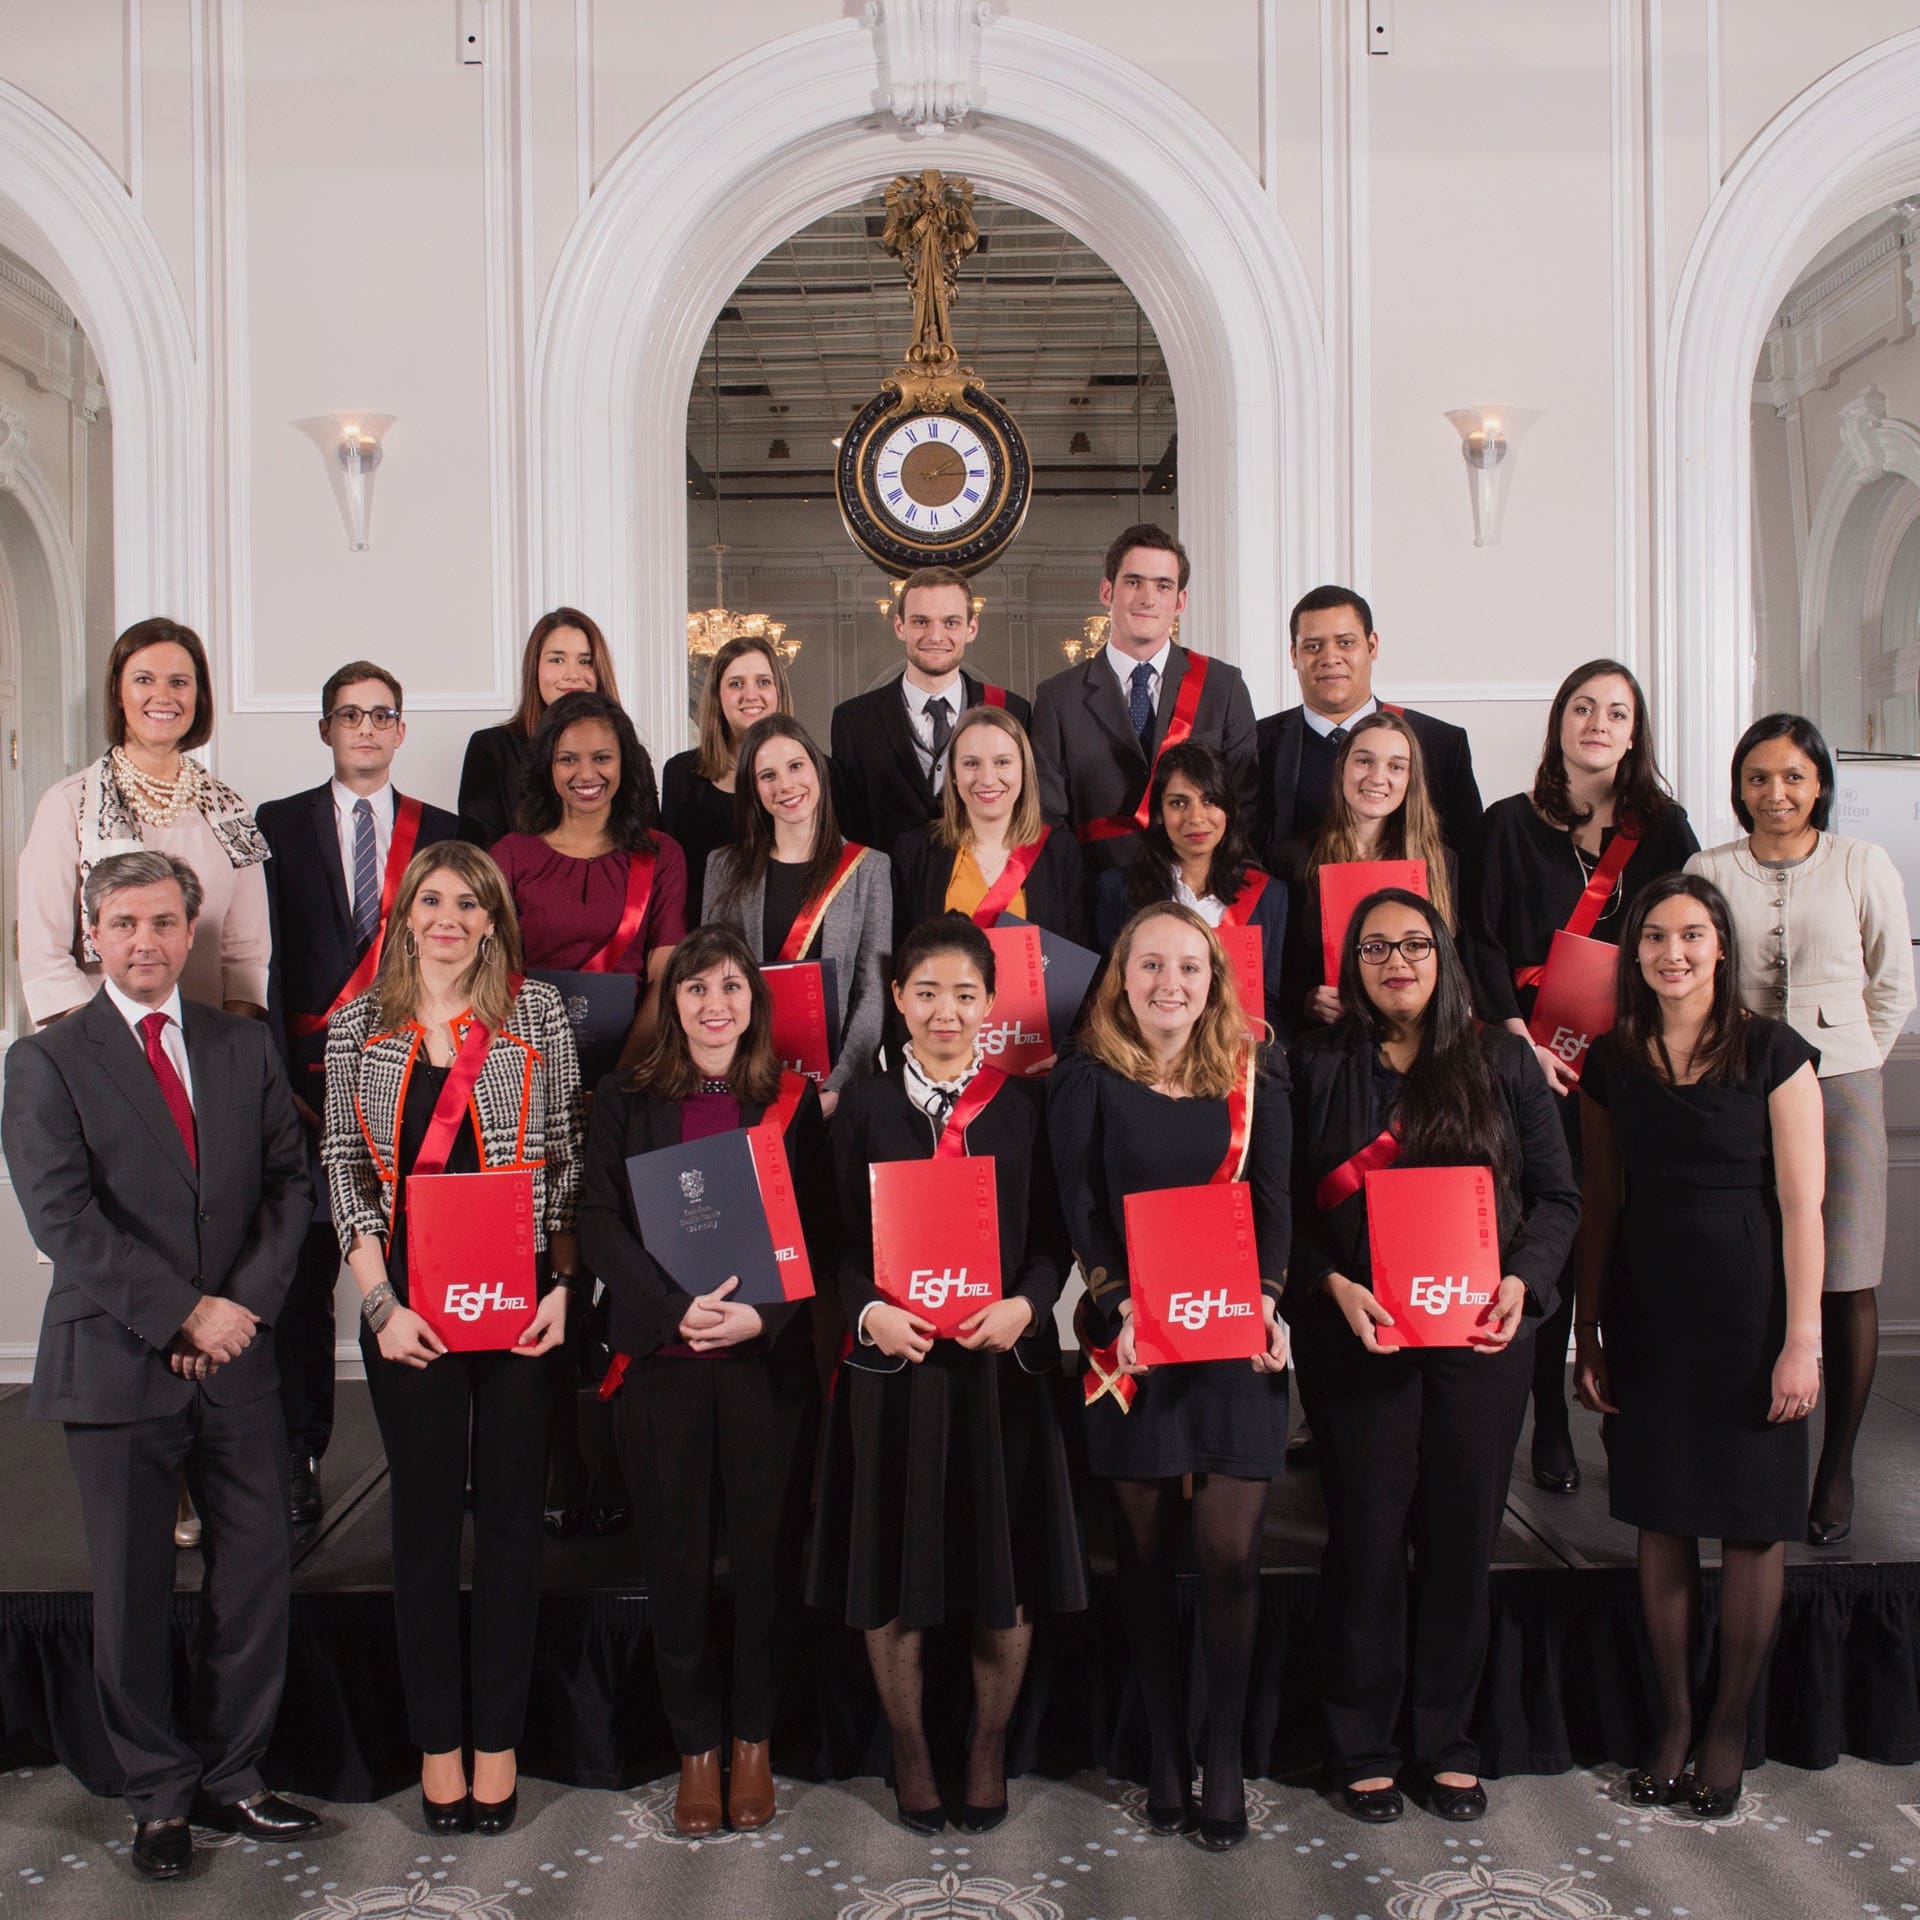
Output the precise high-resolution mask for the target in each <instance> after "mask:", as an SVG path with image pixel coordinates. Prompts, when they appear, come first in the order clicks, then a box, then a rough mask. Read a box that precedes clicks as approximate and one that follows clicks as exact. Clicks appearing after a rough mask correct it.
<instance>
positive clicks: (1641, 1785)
mask: <svg viewBox="0 0 1920 1920" xmlns="http://www.w3.org/2000/svg"><path fill="white" fill-rule="evenodd" d="M1692 1792H1693V1775H1692V1774H1690V1773H1677V1774H1675V1775H1674V1776H1673V1777H1672V1778H1671V1779H1666V1778H1663V1777H1662V1776H1661V1775H1660V1774H1657V1773H1654V1772H1653V1771H1652V1770H1651V1769H1649V1768H1647V1767H1642V1768H1640V1769H1639V1771H1638V1772H1636V1773H1630V1774H1628V1775H1627V1800H1628V1802H1629V1804H1631V1805H1633V1806H1636V1807H1674V1806H1678V1805H1679V1804H1680V1802H1681V1801H1682V1800H1684V1799H1686V1798H1687V1796H1688V1795H1689V1794H1691V1793H1692Z"/></svg>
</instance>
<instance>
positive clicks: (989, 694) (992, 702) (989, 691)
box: [980, 680, 1007, 707]
mask: <svg viewBox="0 0 1920 1920" xmlns="http://www.w3.org/2000/svg"><path fill="white" fill-rule="evenodd" d="M980 704H981V705H982V706H983V707H1004V706H1005V705H1006V704H1007V690H1006V688H1005V687H996V686H995V685H994V684H993V682H992V681H991V680H983V681H981V683H980Z"/></svg>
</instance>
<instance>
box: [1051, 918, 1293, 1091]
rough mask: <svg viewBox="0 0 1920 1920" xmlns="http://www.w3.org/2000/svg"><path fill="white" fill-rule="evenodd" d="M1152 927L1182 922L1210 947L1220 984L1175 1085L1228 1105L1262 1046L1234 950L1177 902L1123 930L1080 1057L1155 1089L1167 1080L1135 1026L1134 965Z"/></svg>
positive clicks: (1211, 990)
mask: <svg viewBox="0 0 1920 1920" xmlns="http://www.w3.org/2000/svg"><path fill="white" fill-rule="evenodd" d="M1149 920H1176V921H1178V922H1179V923H1180V925H1181V926H1183V927H1191V928H1192V929H1193V931H1194V932H1196V933H1198V934H1200V935H1201V936H1202V937H1203V938H1204V939H1205V941H1206V943H1207V957H1208V961H1209V964H1210V965H1211V967H1212V971H1213V979H1212V982H1211V984H1210V985H1209V986H1208V988H1207V1004H1206V1006H1205V1007H1203V1008H1202V1009H1201V1013H1200V1018H1199V1019H1198V1020H1196V1021H1195V1022H1194V1025H1193V1031H1192V1032H1191V1033H1190V1034H1189V1035H1188V1036H1187V1045H1186V1051H1185V1052H1184V1053H1183V1054H1182V1055H1181V1057H1180V1062H1179V1064H1178V1066H1177V1067H1176V1068H1175V1070H1174V1073H1173V1076H1172V1077H1173V1081H1174V1084H1175V1085H1176V1086H1178V1087H1179V1088H1180V1089H1181V1091H1182V1092H1183V1093H1186V1094H1187V1095H1189V1096H1190V1097H1191V1098H1193V1099H1196V1100H1224V1099H1225V1098H1226V1097H1227V1095H1228V1094H1229V1093H1231V1092H1232V1091H1233V1089H1234V1087H1235V1086H1236V1085H1238V1084H1239V1080H1240V1075H1241V1072H1242V1070H1243V1068H1244V1067H1245V1065H1246V1058H1247V1049H1248V1048H1249V1047H1250V1046H1257V1045H1258V1044H1259V1043H1258V1041H1257V1040H1256V1039H1255V1037H1254V1035H1253V1034H1252V1033H1251V1032H1249V1031H1248V1028H1247V1020H1246V1015H1245V1014H1244V1013H1243V1012H1242V1010H1241V1007H1240V989H1239V987H1238V986H1237V985H1236V984H1235V982H1234V977H1233V967H1232V964H1231V963H1230V962H1229V961H1228V959H1227V953H1226V949H1225V948H1224V947H1222V946H1221V944H1220V942H1219V940H1218V939H1216V938H1215V936H1214V931H1213V929H1212V928H1211V927H1210V926H1208V925H1207V923H1206V922H1205V921H1204V920H1202V919H1201V918H1200V916H1199V915H1198V914H1197V913H1195V912H1194V910H1193V909H1192V908H1191V907H1183V906H1181V905H1179V904H1178V903H1177V902H1176V901H1172V900H1163V901H1159V902H1157V903H1156V904H1154V905H1153V906H1150V907H1142V908H1141V909H1140V911H1139V912H1138V913H1136V914H1135V915H1134V916H1133V918H1132V919H1131V920H1129V921H1128V922H1127V924H1126V925H1125V926H1124V927H1122V928H1121V929H1120V937H1119V938H1118V939H1117V940H1115V941H1114V943H1113V949H1112V954H1111V957H1110V959H1109V960H1108V963H1107V970H1106V972H1105V973H1103V974H1102V975H1101V976H1100V985H1099V987H1098V988H1097V989H1096V990H1095V992H1094V996H1093V1010H1092V1011H1091V1012H1090V1013H1089V1014H1088V1015H1087V1024H1086V1026H1085V1027H1084V1028H1083V1029H1082V1031H1081V1034H1080V1051H1081V1052H1082V1053H1084V1054H1086V1055H1088V1056H1089V1057H1090V1058H1092V1059H1094V1060H1098V1061H1099V1062H1100V1064H1101V1065H1102V1066H1103V1067H1111V1068H1112V1069H1113V1071H1114V1072H1115V1073H1120V1074H1124V1075H1125V1076H1126V1077H1127V1078H1128V1079H1129V1080H1137V1081H1139V1082H1140V1084H1141V1085H1142V1086H1152V1085H1153V1084H1154V1083H1155V1082H1157V1081H1159V1080H1160V1079H1161V1078H1162V1077H1163V1076H1162V1074H1161V1072H1160V1067H1159V1064H1158V1062H1157V1061H1156V1060H1155V1059H1154V1057H1153V1054H1152V1052H1151V1051H1150V1050H1149V1048H1148V1046H1147V1043H1146V1040H1145V1038H1144V1037H1143V1036H1142V1034H1141V1032H1140V1022H1139V1021H1138V1020H1137V1019H1135V1018H1134V1012H1133V1003H1132V1002H1131V1001H1130V1000H1128V998H1127V987H1126V973H1127V962H1128V960H1129V959H1130V958H1131V957H1132V954H1133V943H1134V939H1135V937H1136V935H1137V934H1138V933H1139V931H1140V929H1141V928H1142V927H1143V926H1145V925H1146V923H1147V922H1148V921H1149Z"/></svg>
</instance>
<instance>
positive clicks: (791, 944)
mask: <svg viewBox="0 0 1920 1920" xmlns="http://www.w3.org/2000/svg"><path fill="white" fill-rule="evenodd" d="M866 854H867V849H866V848H865V847H863V846H860V845H858V844H857V843H856V842H854V841H852V840H849V841H848V842H847V844H846V845H845V846H844V847H842V848H841V849H840V864H839V865H838V866H837V867H835V868H834V870H833V872H832V873H831V874H830V875H829V876H828V878H827V884H826V885H825V886H824V887H822V888H821V889H820V891H819V892H818V893H816V894H815V895H814V896H813V898H812V899H811V900H809V901H807V902H806V904H805V905H804V906H802V907H801V909H800V911H799V912H798V913H796V914H795V915H794V916H793V925H792V926H790V927H789V928H788V929H787V937H786V940H785V941H784V942H783V943H782V945H781V948H780V951H779V953H778V954H777V955H776V956H775V958H776V959H778V960H780V961H781V962H783V963H784V962H787V961H790V960H799V959H801V958H803V957H804V955H805V954H806V951H807V949H808V948H809V947H810V946H812V945H813V936H814V935H815V934H816V933H818V932H819V930H820V922H821V921H822V920H824V919H825V918H826V917H827V909H828V908H829V907H830V906H832V905H833V903H834V901H835V900H836V899H838V898H839V895H840V889H841V888H842V887H844V886H845V885H846V884H847V878H848V876H849V875H850V874H851V873H852V872H853V870H854V868H855V867H857V866H858V865H859V864H860V862H861V861H862V860H863V859H865V858H866Z"/></svg>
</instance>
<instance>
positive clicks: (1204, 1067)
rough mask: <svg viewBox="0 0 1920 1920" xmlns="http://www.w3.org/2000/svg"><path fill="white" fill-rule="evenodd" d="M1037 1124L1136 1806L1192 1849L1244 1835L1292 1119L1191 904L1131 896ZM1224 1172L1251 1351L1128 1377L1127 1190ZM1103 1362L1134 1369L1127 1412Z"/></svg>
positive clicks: (1280, 1436) (1278, 1368)
mask: <svg viewBox="0 0 1920 1920" xmlns="http://www.w3.org/2000/svg"><path fill="white" fill-rule="evenodd" d="M1249 1109H1250V1110H1249ZM1047 1130H1048V1134H1049V1136H1050V1138H1051V1140H1052V1142H1053V1158H1054V1165H1055V1167H1056V1168H1057V1169H1058V1173H1059V1180H1060V1198H1061V1203H1062V1205H1063V1206H1064V1208H1065V1210H1066V1216H1067V1232H1068V1235H1069V1237H1070V1238H1071V1240H1072V1243H1073V1246H1074V1248H1075V1250H1076V1252H1077V1255H1078V1258H1079V1261H1080V1267H1081V1271H1082V1272H1083V1273H1084V1274H1085V1275H1086V1277H1087V1286H1088V1297H1087V1306H1086V1312H1085V1316H1084V1319H1083V1320H1082V1322H1081V1347H1082V1350H1083V1352H1084V1353H1087V1354H1088V1355H1089V1358H1090V1360H1091V1359H1092V1358H1093V1357H1094V1356H1097V1357H1098V1369H1097V1371H1096V1374H1095V1379H1094V1381H1093V1382H1090V1385H1092V1386H1094V1388H1095V1397H1093V1398H1092V1399H1091V1401H1090V1404H1089V1405H1088V1407H1087V1413H1086V1443H1087V1461H1088V1465H1089V1466H1090V1467H1091V1468H1092V1470H1093V1472H1094V1474H1095V1475H1096V1476H1097V1477H1098V1478H1100V1479H1103V1480H1106V1481H1108V1482H1110V1483H1111V1485H1112V1488H1113V1496H1114V1503H1115V1506H1116V1507H1117V1509H1118V1517H1119V1526H1118V1528H1117V1533H1118V1542H1119V1558H1120V1592H1121V1601H1122V1606H1123V1608H1124V1610H1125V1616H1126V1622H1127V1639H1128V1643H1129V1645H1130V1646H1131V1648H1132V1652H1133V1663H1134V1667H1135V1669H1136V1671H1137V1672H1138V1674H1139V1676H1140V1686H1141V1691H1142V1693H1143V1694H1144V1696H1145V1699H1146V1708H1147V1719H1148V1723H1149V1726H1150V1728H1151V1731H1152V1738H1153V1757H1152V1765H1151V1769H1150V1772H1149V1774H1148V1779H1147V1812H1148V1817H1149V1820H1150V1822H1151V1824H1152V1825H1153V1828H1154V1830H1155V1831H1156V1832H1159V1833H1186V1832H1191V1831H1192V1830H1193V1829H1194V1827H1195V1826H1196V1824H1197V1826H1198V1829H1199V1832H1198V1838H1199V1841H1200V1844H1201V1845H1203V1846H1206V1847H1208V1848H1214V1849H1217V1848H1223V1847H1230V1846H1233V1845H1235V1844H1236V1843H1237V1842H1239V1841H1240V1840H1243V1839H1245V1838H1246V1833H1247V1819H1246V1789H1245V1774H1244V1756H1243V1754H1242V1750H1241V1732H1242V1727H1243V1724H1244V1721H1245V1717H1246V1703H1247V1675H1248V1672H1249V1670H1250V1668H1251V1665H1252V1660H1253V1637H1254V1628H1255V1625H1256V1623H1257V1620H1258V1617H1259V1583H1260V1537H1261V1528H1262V1522H1263V1520H1264V1517H1265V1514H1266V1507H1267V1490H1268V1487H1269V1485H1270V1483H1271V1482H1272V1480H1273V1478H1274V1476H1275V1475H1276V1474H1278V1473H1279V1472H1280V1470H1281V1464H1282V1458H1283V1456H1284V1454H1285V1451H1286V1444H1287V1381H1286V1365H1287V1334H1286V1328H1285V1326H1284V1325H1283V1324H1282V1322H1281V1321H1280V1318H1279V1313H1278V1302H1279V1294H1280V1282H1281V1276H1282V1275H1283V1274H1284V1273H1285V1272H1286V1268H1287V1241H1288V1231H1289V1228H1288V1212H1289V1200H1288V1154H1289V1145H1290V1141H1291V1137H1292V1125H1291V1119H1290V1116H1289V1113H1288V1110H1287V1078H1286V1070H1285V1064H1284V1062H1283V1061H1281V1060H1279V1059H1278V1058H1276V1059H1275V1060H1274V1061H1273V1062H1272V1063H1271V1065H1270V1066H1266V1067H1264V1068H1263V1067H1262V1065H1261V1063H1260V1059H1259V1050H1258V1047H1257V1044H1256V1043H1255V1042H1254V1040H1253V1038H1252V1035H1251V1034H1250V1032H1249V1030H1248V1027H1247V1022H1246V1019H1245V1016H1244V1015H1243V1014H1242V1012H1241V1009H1240V996H1239V993H1238V990H1237V989H1236V987H1235V985H1234V980H1233V972H1232V968H1231V966H1230V965H1229V963H1228V961H1227V957H1226V954H1225V952H1224V951H1223V950H1222V948H1221V946H1220V943H1219V941H1217V940H1216V939H1215V938H1214V936H1213V931H1212V929H1211V928H1210V927H1209V926H1208V925H1207V923H1206V922H1205V921H1204V920H1202V919H1201V918H1200V916H1199V915H1198V914H1197V913H1195V912H1194V911H1193V910H1192V908H1190V907H1184V906H1180V905H1177V904H1175V903H1173V902H1168V903H1166V904H1165V905H1162V906H1155V907H1145V908H1143V909H1142V910H1141V911H1140V912H1139V913H1137V914H1135V915H1134V916H1133V918H1132V919H1131V920H1129V921H1128V922H1127V924H1126V925H1125V926H1124V927H1122V928H1121V930H1120V935H1119V938H1118V940H1117V941H1116V942H1115V943H1114V948H1113V956H1112V962H1111V964H1110V965H1109V967H1108V969H1107V972H1106V974H1105V976H1104V977H1103V978H1102V980H1101V982H1100V985H1099V987H1098V989H1097V990H1096V992H1095V994H1094V1001H1093V1010H1092V1012H1091V1014H1090V1015H1089V1016H1088V1019H1087V1023H1086V1025H1085V1027H1084V1028H1083V1029H1082V1031H1081V1036H1080V1044H1079V1049H1078V1050H1077V1051H1070V1052H1069V1053H1067V1054H1066V1055H1065V1056H1064V1057H1063V1058H1062V1059H1061V1062H1060V1064H1059V1065H1058V1066H1057V1067H1055V1068H1054V1070H1053V1076H1052V1085H1051V1087H1050V1090H1049V1092H1048V1097H1047ZM1238 1179H1243V1180H1245V1181H1247V1182H1248V1183H1249V1185H1250V1186H1251V1187H1252V1189H1253V1221H1254V1230H1255V1236H1256V1239H1257V1241H1258V1249H1259V1259H1260V1272H1261V1275H1262V1280H1261V1285H1262V1289H1263V1292H1262V1307H1263V1310H1264V1314H1265V1319H1266V1325H1267V1349H1266V1351H1265V1352H1264V1353H1261V1354H1259V1355H1258V1356H1256V1357H1255V1358H1254V1359H1253V1360H1252V1361H1251V1362H1250V1363H1249V1362H1247V1361H1244V1360H1218V1361H1204V1362H1195V1363H1192V1364H1190V1365H1186V1366H1170V1367H1160V1368H1156V1369H1154V1370H1153V1371H1152V1372H1146V1371H1144V1370H1143V1369H1141V1368H1140V1367H1139V1366H1138V1365H1137V1364H1136V1362H1135V1357H1134V1346H1133V1328H1132V1314H1133V1301H1132V1299H1131V1297H1130V1292H1129V1280H1128V1271H1127V1238H1126V1218H1125V1213H1124V1202H1125V1199H1126V1196H1127V1195H1128V1194H1130V1193H1146V1192H1151V1191H1154V1190H1156V1189H1159V1188H1163V1187H1191V1186H1206V1185H1209V1184H1212V1183H1214V1182H1216V1181H1220V1180H1238ZM1202 1275H1204V1268H1201V1269H1200V1270H1199V1273H1198V1274H1197V1276H1196V1277H1200V1276H1202ZM1115 1368H1117V1369H1118V1370H1119V1374H1120V1375H1121V1376H1124V1377H1125V1378H1128V1379H1131V1380H1132V1381H1133V1382H1134V1387H1135V1391H1134V1394H1133V1398H1132V1404H1131V1408H1129V1406H1128V1403H1127V1401H1126V1399H1125V1398H1123V1397H1122V1381H1121V1379H1120V1378H1115V1377H1113V1373H1112V1370H1113V1369H1115ZM1103 1377H1104V1378H1105V1379H1110V1380H1111V1386H1112V1390H1109V1389H1108V1387H1107V1386H1106V1385H1104V1384H1101V1382H1102V1379H1103ZM1188 1475H1191V1476H1192V1485H1193V1502H1192V1514H1193V1542H1194V1550H1195V1558H1196V1560H1197V1561H1198V1563H1199V1571H1200V1642H1201V1650H1202V1656H1203V1658H1204V1660H1205V1662H1206V1685H1207V1736H1206V1747H1205V1759H1204V1763H1203V1764H1204V1775H1205V1778H1204V1783H1203V1787H1202V1793H1201V1800H1200V1806H1199V1809H1198V1813H1199V1818H1198V1821H1197V1822H1196V1820H1195V1809H1194V1805H1193V1799H1192V1791H1191V1782H1192V1773H1193V1766H1192V1756H1191V1755H1190V1753H1189V1752H1188V1749H1187V1740H1186V1718H1185V1712H1184V1707H1183V1703H1182V1698H1181V1695H1182V1688H1181V1684H1180V1653H1179V1631H1178V1629H1179V1607H1178V1603H1177V1601H1176V1598H1175V1592H1174V1572H1175V1568H1176V1565H1177V1562H1178V1553H1177V1546H1178V1540H1177V1532H1178V1527H1179V1523H1180V1518H1181V1514H1182V1511H1183V1509H1184V1507H1185V1504H1186V1503H1185V1502H1184V1501H1183V1500H1182V1499H1181V1482H1182V1480H1183V1478H1185V1477H1186V1476H1188Z"/></svg>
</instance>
